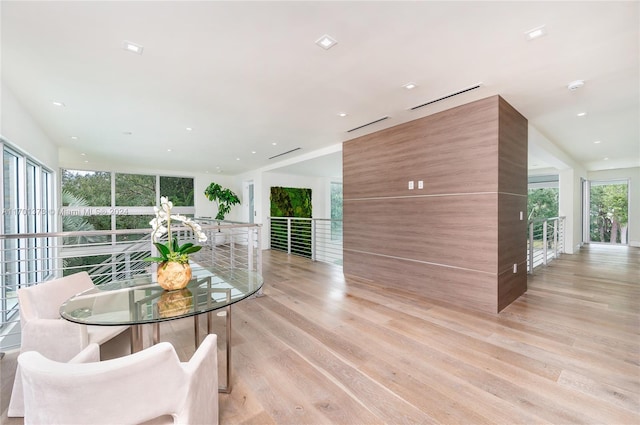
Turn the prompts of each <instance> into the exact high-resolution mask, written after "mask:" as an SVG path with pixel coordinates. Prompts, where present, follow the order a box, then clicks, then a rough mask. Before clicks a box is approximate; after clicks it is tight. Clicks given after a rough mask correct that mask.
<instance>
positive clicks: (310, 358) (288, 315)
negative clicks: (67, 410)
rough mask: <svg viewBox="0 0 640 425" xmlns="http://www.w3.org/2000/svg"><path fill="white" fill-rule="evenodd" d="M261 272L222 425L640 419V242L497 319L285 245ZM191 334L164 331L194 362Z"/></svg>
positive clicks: (545, 279) (562, 276) (590, 251)
mask: <svg viewBox="0 0 640 425" xmlns="http://www.w3.org/2000/svg"><path fill="white" fill-rule="evenodd" d="M264 276H265V281H266V284H265V289H264V293H265V296H263V297H260V298H256V299H251V300H246V301H243V302H240V303H238V304H237V305H235V306H234V307H233V338H234V339H233V350H234V351H233V358H232V369H233V375H232V384H233V391H232V393H231V394H230V395H220V423H221V424H383V423H386V424H405V423H407V424H408V423H419V424H432V423H433V424H543V423H553V424H569V423H579V424H591V423H592V424H638V423H640V335H639V333H640V322H639V317H640V314H639V312H640V249H638V248H626V247H609V246H597V245H591V246H587V247H585V248H583V249H582V250H581V252H580V254H578V255H564V256H562V257H561V259H560V260H557V261H555V262H553V263H551V264H550V265H549V266H548V267H547V268H540V269H538V270H536V273H535V274H534V275H533V276H529V290H528V292H527V293H526V294H525V295H523V296H522V297H520V298H519V299H518V300H517V301H516V302H514V303H513V304H512V305H510V306H509V307H507V308H506V309H505V310H504V311H503V312H502V313H500V314H498V315H493V314H482V313H477V312H471V311H467V310H463V309H460V308H455V307H452V306H449V305H445V304H443V303H437V302H433V301H431V300H430V299H429V297H428V294H424V296H423V297H416V296H415V295H411V294H408V293H404V292H403V291H401V290H398V289H390V288H387V287H385V285H384V282H382V283H377V282H371V281H365V280H362V279H356V278H346V279H345V278H344V276H343V274H342V269H341V268H338V267H334V266H330V265H327V264H323V263H312V262H309V261H308V260H305V259H301V258H297V257H289V256H287V255H284V254H281V253H278V252H270V251H267V252H265V255H264ZM221 323H222V320H220V324H221ZM218 325H219V324H217V326H218ZM192 332H193V330H192V327H191V322H190V321H175V322H171V326H170V327H164V328H163V339H165V340H170V341H172V342H174V344H175V345H176V346H178V347H179V351H180V355H181V356H184V357H185V358H186V357H188V356H190V355H191V353H192V352H193V343H192V338H193V334H192ZM7 357H10V356H7ZM8 364H10V361H7V358H5V359H4V360H3V363H2V369H4V371H3V373H4V376H3V380H5V382H6V376H7V373H6V371H7V367H9V366H8ZM7 390H8V386H7V385H3V387H2V396H3V402H2V408H3V409H5V408H6V402H5V401H4V400H7V402H8V393H7ZM3 418H4V419H5V421H6V423H7V424H20V423H22V421H20V420H14V419H11V420H10V421H7V420H6V416H3Z"/></svg>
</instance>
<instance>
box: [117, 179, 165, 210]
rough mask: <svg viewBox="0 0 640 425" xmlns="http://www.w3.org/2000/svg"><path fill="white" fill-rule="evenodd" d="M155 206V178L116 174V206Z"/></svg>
mask: <svg viewBox="0 0 640 425" xmlns="http://www.w3.org/2000/svg"><path fill="white" fill-rule="evenodd" d="M155 204H156V176H145V175H142V174H123V173H116V206H119V207H152V206H154V205H155Z"/></svg>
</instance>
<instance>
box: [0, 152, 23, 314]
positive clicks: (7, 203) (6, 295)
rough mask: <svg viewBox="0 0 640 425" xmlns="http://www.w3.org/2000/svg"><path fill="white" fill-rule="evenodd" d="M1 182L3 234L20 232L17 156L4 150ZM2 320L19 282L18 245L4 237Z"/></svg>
mask: <svg viewBox="0 0 640 425" xmlns="http://www.w3.org/2000/svg"><path fill="white" fill-rule="evenodd" d="M2 165H3V166H2V183H3V188H4V199H3V204H2V205H3V208H4V214H3V215H2V218H3V222H4V225H3V231H4V234H5V235H11V234H16V233H19V232H20V226H19V220H18V219H19V214H18V208H19V207H20V203H19V199H20V198H19V185H18V184H19V183H18V176H19V163H18V157H17V156H16V155H14V154H13V153H11V152H9V151H7V150H5V151H4V152H3V164H2ZM2 243H3V246H2V281H3V286H2V304H3V305H2V311H3V317H2V319H3V320H2V321H3V322H5V321H6V319H7V314H6V312H8V310H9V309H11V308H12V307H14V306H15V304H16V303H17V302H16V298H15V295H16V292H15V291H16V290H17V287H18V283H19V280H18V279H19V277H20V275H19V274H18V272H19V270H20V269H19V267H20V263H19V261H18V260H19V257H18V255H19V250H18V248H19V245H18V240H16V239H6V240H3V241H2Z"/></svg>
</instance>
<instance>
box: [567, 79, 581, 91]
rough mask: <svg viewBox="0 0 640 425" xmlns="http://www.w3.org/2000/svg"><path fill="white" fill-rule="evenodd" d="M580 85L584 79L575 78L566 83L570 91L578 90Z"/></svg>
mask: <svg viewBox="0 0 640 425" xmlns="http://www.w3.org/2000/svg"><path fill="white" fill-rule="evenodd" d="M582 86H584V80H575V81H572V82H570V83H569V84H567V88H568V89H569V90H570V91H575V90H578V89H579V88H580V87H582Z"/></svg>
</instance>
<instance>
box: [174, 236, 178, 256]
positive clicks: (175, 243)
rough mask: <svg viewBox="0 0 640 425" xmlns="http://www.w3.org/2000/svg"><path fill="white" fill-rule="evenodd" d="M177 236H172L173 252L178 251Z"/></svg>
mask: <svg viewBox="0 0 640 425" xmlns="http://www.w3.org/2000/svg"><path fill="white" fill-rule="evenodd" d="M178 247H179V245H178V237H177V236H176V237H175V238H173V252H180V251H178Z"/></svg>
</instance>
